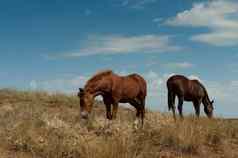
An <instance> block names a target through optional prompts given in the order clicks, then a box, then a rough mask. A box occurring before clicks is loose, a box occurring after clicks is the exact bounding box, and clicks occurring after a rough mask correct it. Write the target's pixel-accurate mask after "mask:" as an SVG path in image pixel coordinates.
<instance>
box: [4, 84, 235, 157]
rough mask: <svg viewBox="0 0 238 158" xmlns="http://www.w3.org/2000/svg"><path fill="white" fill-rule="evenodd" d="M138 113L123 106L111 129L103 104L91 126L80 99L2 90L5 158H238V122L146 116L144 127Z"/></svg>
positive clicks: (94, 114)
mask: <svg viewBox="0 0 238 158" xmlns="http://www.w3.org/2000/svg"><path fill="white" fill-rule="evenodd" d="M134 117H135V112H134V110H133V109H127V108H120V109H119V114H118V118H117V120H115V121H114V122H113V124H112V125H111V126H106V125H105V124H106V121H105V109H104V106H103V105H102V104H101V103H99V102H97V103H96V104H95V106H94V109H93V117H92V119H91V120H90V122H89V123H88V124H87V125H82V121H81V120H80V118H79V100H78V98H77V97H76V96H67V95H64V94H48V93H45V92H29V91H28V92H21V91H15V90H7V89H3V90H0V157H1V158H157V157H161V158H181V157H184V158H204V157H207V158H213V157H214V158H219V157H224V158H237V157H238V121H237V120H224V119H214V120H208V119H207V118H201V119H199V120H198V119H196V118H194V117H192V116H188V117H186V118H185V120H184V121H177V122H174V121H173V119H172V117H171V116H170V115H168V114H162V113H159V112H151V111H147V112H146V121H145V126H144V129H141V130H136V129H134V128H133V120H134Z"/></svg>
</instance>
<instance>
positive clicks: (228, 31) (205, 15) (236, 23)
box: [165, 0, 238, 46]
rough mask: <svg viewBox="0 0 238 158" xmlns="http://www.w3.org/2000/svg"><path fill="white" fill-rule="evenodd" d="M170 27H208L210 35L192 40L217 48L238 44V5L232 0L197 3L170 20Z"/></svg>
mask: <svg viewBox="0 0 238 158" xmlns="http://www.w3.org/2000/svg"><path fill="white" fill-rule="evenodd" d="M165 24H167V25H170V26H190V27H206V28H208V29H209V32H208V33H201V34H198V35H194V36H193V37H192V38H191V40H193V41H199V42H203V43H207V44H211V45H215V46H233V45H237V44H238V30H237V28H238V3H237V2H235V1H232V0H226V1H225V0H217V1H209V2H203V3H195V4H194V5H193V7H192V8H191V9H190V10H185V11H183V12H181V13H178V14H177V16H176V17H174V18H171V19H168V20H167V21H166V22H165Z"/></svg>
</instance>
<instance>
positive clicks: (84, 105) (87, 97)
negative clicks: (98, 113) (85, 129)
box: [78, 88, 93, 119]
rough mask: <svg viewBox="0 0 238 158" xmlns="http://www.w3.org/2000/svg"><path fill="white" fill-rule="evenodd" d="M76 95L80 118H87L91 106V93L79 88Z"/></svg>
mask: <svg viewBox="0 0 238 158" xmlns="http://www.w3.org/2000/svg"><path fill="white" fill-rule="evenodd" d="M78 97H79V99H80V111H81V113H80V114H81V118H83V119H88V116H89V114H90V113H91V110H92V106H93V95H92V94H90V93H88V92H86V91H85V90H84V89H83V88H79V92H78Z"/></svg>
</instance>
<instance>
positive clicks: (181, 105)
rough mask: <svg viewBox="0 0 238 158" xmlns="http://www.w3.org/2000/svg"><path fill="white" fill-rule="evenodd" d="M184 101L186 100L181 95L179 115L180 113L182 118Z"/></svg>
mask: <svg viewBox="0 0 238 158" xmlns="http://www.w3.org/2000/svg"><path fill="white" fill-rule="evenodd" d="M183 101H184V98H183V97H179V100H178V111H179V115H180V118H181V119H183Z"/></svg>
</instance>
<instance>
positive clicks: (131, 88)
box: [78, 70, 147, 125]
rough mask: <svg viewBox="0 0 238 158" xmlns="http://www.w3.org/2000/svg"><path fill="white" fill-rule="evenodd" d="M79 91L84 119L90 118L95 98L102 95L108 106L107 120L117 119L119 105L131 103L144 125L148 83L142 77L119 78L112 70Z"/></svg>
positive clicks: (100, 73) (131, 75)
mask: <svg viewBox="0 0 238 158" xmlns="http://www.w3.org/2000/svg"><path fill="white" fill-rule="evenodd" d="M79 90H80V91H79V93H78V96H79V98H80V108H81V117H82V118H84V119H87V118H88V116H89V114H90V112H91V110H92V106H93V101H94V98H95V97H96V96H98V95H101V96H102V97H103V101H104V104H105V106H106V116H107V119H109V120H112V119H115V118H116V114H117V109H118V103H130V104H131V105H132V106H134V107H135V108H136V110H137V113H136V116H137V118H139V117H140V118H141V121H142V125H143V120H144V116H145V98H146V93H147V88H146V81H145V80H144V79H143V78H142V77H141V76H140V75H138V74H130V75H128V76H119V75H117V74H115V73H113V72H112V71H111V70H107V71H102V72H99V73H97V74H96V75H94V76H93V77H92V78H91V79H89V80H88V81H87V83H86V85H85V87H84V89H82V88H80V89H79ZM111 106H112V107H113V109H112V111H111Z"/></svg>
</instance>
